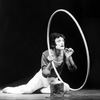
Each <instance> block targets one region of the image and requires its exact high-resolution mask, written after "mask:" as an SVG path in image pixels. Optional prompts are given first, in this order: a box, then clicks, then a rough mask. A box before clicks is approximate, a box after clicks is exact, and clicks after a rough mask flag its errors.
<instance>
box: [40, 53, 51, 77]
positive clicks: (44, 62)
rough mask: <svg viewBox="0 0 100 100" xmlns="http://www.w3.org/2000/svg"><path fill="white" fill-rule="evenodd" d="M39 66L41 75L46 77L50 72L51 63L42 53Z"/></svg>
mask: <svg viewBox="0 0 100 100" xmlns="http://www.w3.org/2000/svg"><path fill="white" fill-rule="evenodd" d="M41 68H42V75H43V76H44V77H48V76H49V75H50V73H51V68H52V63H51V61H49V60H48V59H47V57H46V56H45V55H44V54H43V55H42V58H41Z"/></svg>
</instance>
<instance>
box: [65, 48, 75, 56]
mask: <svg viewBox="0 0 100 100" xmlns="http://www.w3.org/2000/svg"><path fill="white" fill-rule="evenodd" d="M73 52H74V50H73V49H72V48H65V49H64V53H65V56H66V58H69V57H70V56H71V55H72V54H73Z"/></svg>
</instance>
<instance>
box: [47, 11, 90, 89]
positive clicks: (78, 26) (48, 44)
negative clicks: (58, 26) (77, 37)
mask: <svg viewBox="0 0 100 100" xmlns="http://www.w3.org/2000/svg"><path fill="white" fill-rule="evenodd" d="M58 12H63V13H66V14H67V15H68V16H69V17H71V19H72V20H73V21H74V22H75V24H76V26H77V28H78V30H79V32H80V34H81V37H82V39H83V42H84V45H85V50H86V57H87V73H86V77H85V80H84V82H83V84H82V85H81V86H80V87H79V88H77V89H73V88H70V90H72V91H78V90H80V89H82V88H83V87H84V85H85V83H86V81H87V79H88V75H89V69H90V58H89V50H88V46H87V42H86V39H85V36H84V34H83V31H82V29H81V27H80V25H79V23H78V22H77V20H76V19H75V18H74V16H73V15H72V14H71V13H70V12H68V11H67V10H64V9H58V10H56V11H55V12H54V13H53V14H52V15H51V16H50V19H49V21H48V26H47V47H48V51H49V55H51V54H50V42H49V32H50V25H51V21H52V18H53V16H54V15H55V14H56V13H58ZM52 65H53V68H54V71H55V73H56V74H57V76H58V78H59V79H60V81H61V82H63V80H62V79H61V77H60V75H59V74H58V72H57V70H56V68H55V65H54V63H53V62H52Z"/></svg>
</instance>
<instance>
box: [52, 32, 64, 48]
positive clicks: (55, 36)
mask: <svg viewBox="0 0 100 100" xmlns="http://www.w3.org/2000/svg"><path fill="white" fill-rule="evenodd" d="M59 37H62V38H63V39H65V36H64V35H63V34H61V33H56V32H54V33H51V34H50V48H51V49H54V48H55V45H56V44H55V39H56V38H59Z"/></svg>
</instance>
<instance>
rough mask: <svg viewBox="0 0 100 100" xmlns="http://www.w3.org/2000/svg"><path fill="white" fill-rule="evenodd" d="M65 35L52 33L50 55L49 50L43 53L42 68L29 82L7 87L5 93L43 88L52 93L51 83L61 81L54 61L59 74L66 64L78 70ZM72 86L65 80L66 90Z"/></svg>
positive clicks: (42, 89)
mask: <svg viewBox="0 0 100 100" xmlns="http://www.w3.org/2000/svg"><path fill="white" fill-rule="evenodd" d="M64 39H65V37H64V35H63V34H60V33H52V34H51V35H50V43H51V49H50V55H49V52H48V50H46V51H44V52H43V53H42V57H41V69H40V70H39V71H38V72H37V73H36V74H35V76H34V77H33V78H32V79H31V80H30V81H29V82H28V83H27V84H23V85H20V86H16V87H6V88H4V89H3V90H2V91H3V92H4V93H17V94H23V93H33V92H34V91H36V90H38V89H41V90H40V91H41V92H42V93H50V84H51V83H54V84H56V83H59V82H60V81H59V79H58V77H57V75H56V73H55V71H54V69H53V66H52V63H51V62H53V63H54V65H55V67H56V69H57V71H58V73H59V75H60V74H61V72H62V70H63V66H64V64H67V67H68V69H69V70H70V71H72V70H77V66H76V65H75V63H74V61H73V58H72V54H73V52H74V51H73V49H72V48H65V41H64ZM69 90H70V86H69V85H68V84H67V83H65V82H64V91H69Z"/></svg>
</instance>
